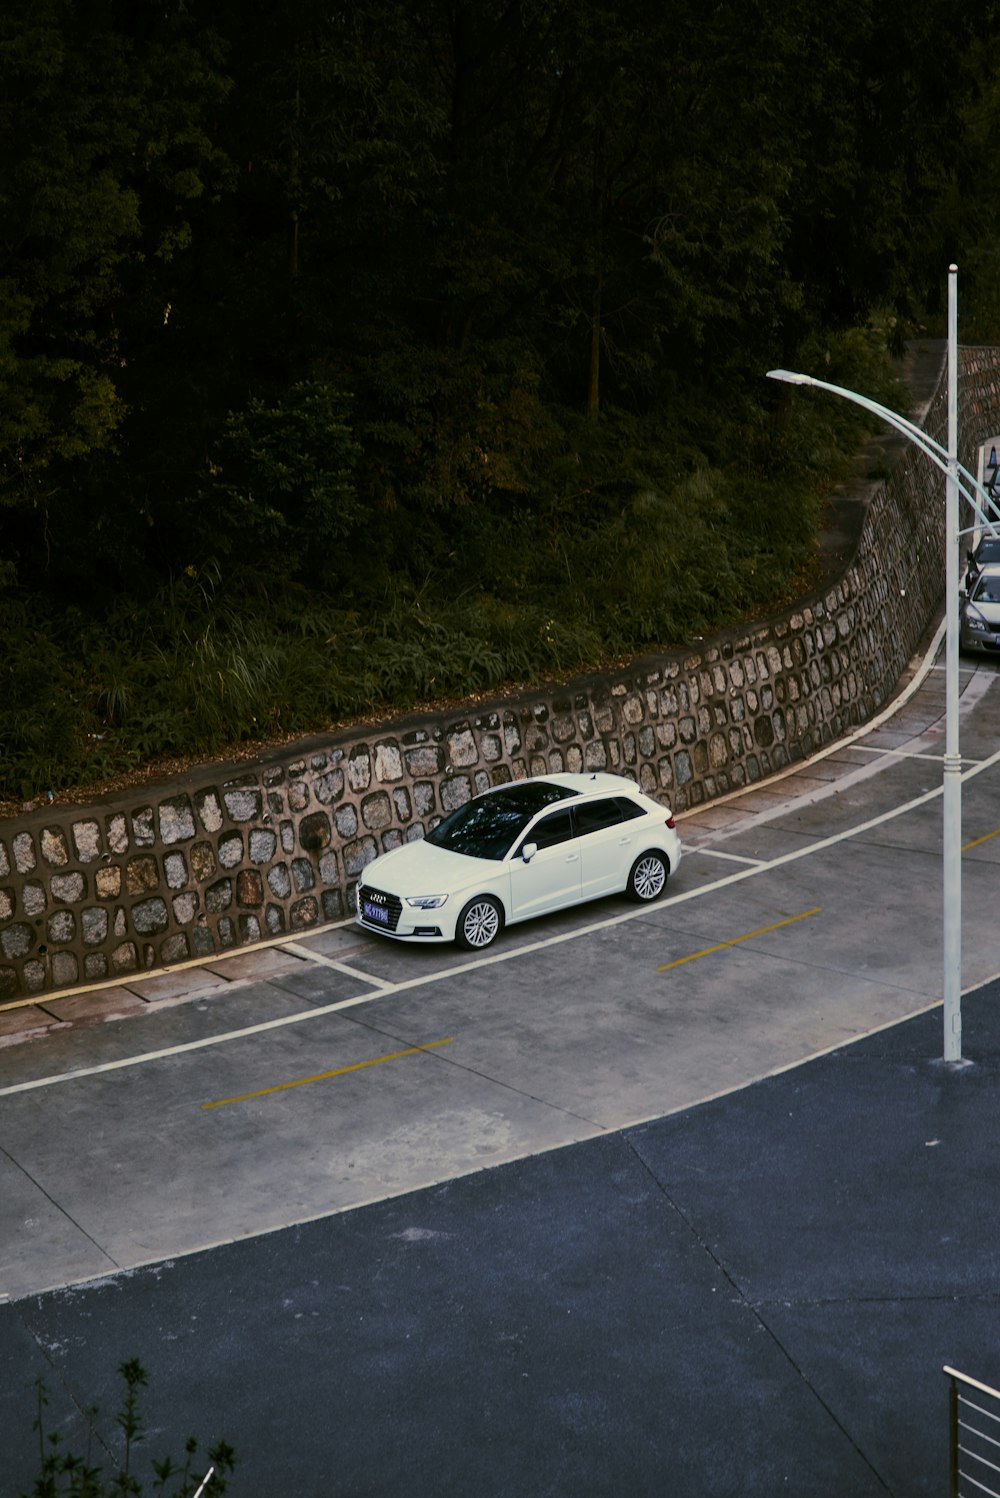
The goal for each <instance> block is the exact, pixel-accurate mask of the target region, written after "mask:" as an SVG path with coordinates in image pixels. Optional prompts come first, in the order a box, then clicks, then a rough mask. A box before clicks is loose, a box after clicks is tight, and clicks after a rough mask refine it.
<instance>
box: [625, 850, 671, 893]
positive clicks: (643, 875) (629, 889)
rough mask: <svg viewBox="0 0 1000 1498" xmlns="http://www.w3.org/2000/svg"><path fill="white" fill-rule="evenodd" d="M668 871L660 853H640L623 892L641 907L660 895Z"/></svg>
mask: <svg viewBox="0 0 1000 1498" xmlns="http://www.w3.org/2000/svg"><path fill="white" fill-rule="evenodd" d="M669 872H670V870H669V869H668V867H667V864H666V860H665V859H664V857H663V855H662V853H655V852H649V853H641V854H640V855H639V857H638V858H637V859H636V861H635V863H634V864H633V865H632V869H631V872H630V873H629V876H628V884H627V885H626V886H625V892H626V894H627V895H628V897H629V899H630V900H638V901H640V903H642V904H643V905H645V904H647V903H648V902H649V901H650V900H655V899H657V897H658V896H659V895H662V893H663V890H664V887H665V885H666V882H667V875H668V873H669Z"/></svg>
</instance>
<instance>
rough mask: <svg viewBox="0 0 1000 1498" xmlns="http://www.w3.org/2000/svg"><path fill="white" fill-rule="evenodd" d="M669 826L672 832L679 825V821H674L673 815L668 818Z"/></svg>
mask: <svg viewBox="0 0 1000 1498" xmlns="http://www.w3.org/2000/svg"><path fill="white" fill-rule="evenodd" d="M667 826H668V827H669V828H670V830H671V832H673V830H674V828H675V827H676V826H677V823H676V822H675V821H674V819H673V816H669V817H668V818H667Z"/></svg>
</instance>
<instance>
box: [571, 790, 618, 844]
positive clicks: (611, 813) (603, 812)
mask: <svg viewBox="0 0 1000 1498" xmlns="http://www.w3.org/2000/svg"><path fill="white" fill-rule="evenodd" d="M573 815H574V816H575V817H576V832H577V836H578V837H586V836H587V833H588V832H600V831H601V830H602V829H603V828H605V827H614V826H615V825H616V824H617V823H618V822H621V821H622V820H623V818H622V813H621V807H620V805H619V800H618V797H615V796H608V797H606V798H605V799H604V800H602V801H585V802H584V803H583V805H582V806H578V807H577V808H576V810H575V812H574V813H573Z"/></svg>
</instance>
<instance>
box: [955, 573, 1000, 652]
mask: <svg viewBox="0 0 1000 1498" xmlns="http://www.w3.org/2000/svg"><path fill="white" fill-rule="evenodd" d="M960 620H961V623H960V627H959V637H958V642H959V648H960V649H961V650H983V651H991V650H1000V564H997V563H992V564H990V565H988V566H984V567H983V568H982V569H981V570H980V571H979V572H978V573H977V575H976V576H975V578H974V579H973V582H972V586H971V588H970V589H969V591H968V593H966V595H965V597H964V598H963V599H962V601H961V605H960Z"/></svg>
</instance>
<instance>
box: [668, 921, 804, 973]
mask: <svg viewBox="0 0 1000 1498" xmlns="http://www.w3.org/2000/svg"><path fill="white" fill-rule="evenodd" d="M822 908H823V907H822V905H814V906H813V908H812V909H811V910H803V911H801V912H800V913H799V914H798V915H788V916H785V918H784V920H783V921H773V922H772V924H771V925H770V926H758V927H757V930H756V931H747V932H746V933H745V934H744V935H743V936H733V937H730V939H729V941H719V942H716V944H715V946H714V947H702V949H701V951H700V952H689V953H688V955H687V956H686V957H675V958H674V961H673V962H664V963H663V964H662V966H661V967H658V968H657V969H656V971H657V972H658V973H668V972H669V971H670V969H671V968H672V967H683V966H684V964H685V962H694V961H695V960H696V958H698V957H711V955H712V953H713V952H723V951H725V949H726V947H738V946H739V944H740V942H741V941H752V939H753V938H754V937H755V936H766V935H767V934H768V932H769V931H780V930H781V928H782V926H794V925H795V922H796V921H804V920H805V919H806V917H807V916H810V915H819V913H820V911H821V910H822Z"/></svg>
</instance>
